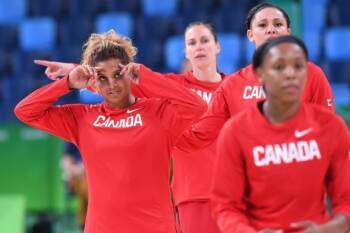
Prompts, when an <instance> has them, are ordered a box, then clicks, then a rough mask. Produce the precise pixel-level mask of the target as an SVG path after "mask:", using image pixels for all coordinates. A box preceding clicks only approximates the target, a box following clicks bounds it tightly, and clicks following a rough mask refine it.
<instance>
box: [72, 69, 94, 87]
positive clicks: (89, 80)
mask: <svg viewBox="0 0 350 233" xmlns="http://www.w3.org/2000/svg"><path fill="white" fill-rule="evenodd" d="M96 78H97V68H94V67H91V66H87V65H79V66H77V67H75V68H74V69H73V70H72V71H71V72H70V73H69V88H73V89H83V88H86V87H88V86H92V85H93V82H95V81H96Z"/></svg>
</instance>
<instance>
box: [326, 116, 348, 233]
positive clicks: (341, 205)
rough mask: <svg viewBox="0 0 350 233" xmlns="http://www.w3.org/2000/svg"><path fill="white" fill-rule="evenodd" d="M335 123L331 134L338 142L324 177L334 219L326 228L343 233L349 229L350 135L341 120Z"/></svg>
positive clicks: (335, 143)
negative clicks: (333, 134) (334, 135)
mask: <svg viewBox="0 0 350 233" xmlns="http://www.w3.org/2000/svg"><path fill="white" fill-rule="evenodd" d="M339 122H341V123H339ZM337 123H338V124H337V125H338V127H336V126H335V127H334V129H335V130H334V131H333V132H334V133H336V134H337V135H338V137H337V138H338V139H339V140H337V141H336V142H333V143H334V145H335V147H336V150H335V151H334V153H333V155H332V158H331V164H330V168H329V170H328V173H327V177H326V184H327V190H328V193H329V195H330V197H331V200H332V209H333V214H334V215H335V217H333V218H332V219H331V220H330V221H329V222H328V223H326V226H329V227H331V228H329V229H333V231H332V232H345V230H344V231H343V229H345V228H346V229H349V228H350V133H349V130H348V128H347V126H346V125H345V123H344V122H343V120H338V121H337ZM337 128H338V129H337ZM337 230H338V231H337ZM329 232H331V231H329Z"/></svg>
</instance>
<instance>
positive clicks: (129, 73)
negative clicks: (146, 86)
mask: <svg viewBox="0 0 350 233" xmlns="http://www.w3.org/2000/svg"><path fill="white" fill-rule="evenodd" d="M119 66H120V68H121V71H120V75H121V76H124V75H125V76H126V77H129V78H130V80H131V81H132V82H133V83H135V84H139V77H140V76H139V73H140V64H138V63H133V62H131V63H129V64H127V65H122V64H119Z"/></svg>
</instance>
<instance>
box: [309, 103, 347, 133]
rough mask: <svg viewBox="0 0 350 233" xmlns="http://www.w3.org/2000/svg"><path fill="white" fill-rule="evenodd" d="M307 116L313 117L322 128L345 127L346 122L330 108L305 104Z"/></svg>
mask: <svg viewBox="0 0 350 233" xmlns="http://www.w3.org/2000/svg"><path fill="white" fill-rule="evenodd" d="M305 109H306V116H307V117H312V118H313V120H314V121H315V122H316V123H317V124H318V125H319V126H320V127H333V126H334V125H338V126H339V125H345V122H344V120H343V119H342V118H341V117H340V116H339V115H337V114H336V113H334V112H333V111H330V110H329V109H328V108H326V107H324V106H322V105H319V104H313V103H305Z"/></svg>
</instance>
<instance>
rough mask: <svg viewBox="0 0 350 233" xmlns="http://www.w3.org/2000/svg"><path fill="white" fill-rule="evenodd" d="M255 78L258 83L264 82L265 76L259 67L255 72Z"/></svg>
mask: <svg viewBox="0 0 350 233" xmlns="http://www.w3.org/2000/svg"><path fill="white" fill-rule="evenodd" d="M255 73H256V76H257V78H258V80H259V81H260V82H263V81H264V78H265V74H264V72H263V69H262V68H261V67H259V68H258V69H256V70H255Z"/></svg>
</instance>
